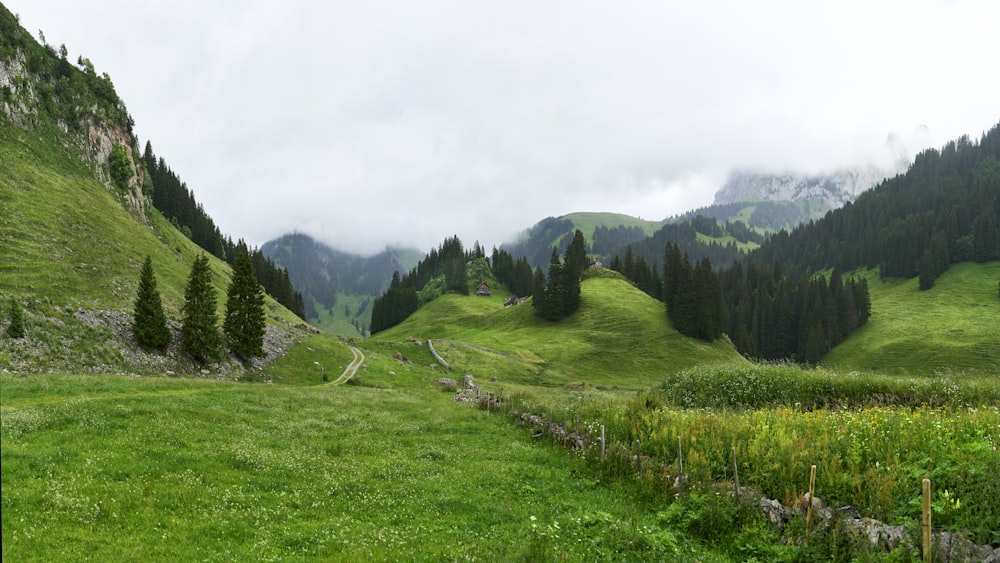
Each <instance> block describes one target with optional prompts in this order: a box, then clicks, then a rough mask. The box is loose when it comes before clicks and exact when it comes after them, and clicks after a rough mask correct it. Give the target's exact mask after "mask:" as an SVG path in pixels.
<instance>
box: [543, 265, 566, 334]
mask: <svg viewBox="0 0 1000 563" xmlns="http://www.w3.org/2000/svg"><path fill="white" fill-rule="evenodd" d="M563 281H564V280H563V265H562V261H561V260H559V252H558V251H557V250H556V248H555V247H552V257H551V258H550V259H549V277H548V283H547V284H546V285H545V309H544V316H545V318H546V319H548V320H550V321H558V320H559V319H561V318H563V317H564V316H565V315H564V311H565V309H564V307H565V304H566V301H565V293H566V292H565V288H564V287H563Z"/></svg>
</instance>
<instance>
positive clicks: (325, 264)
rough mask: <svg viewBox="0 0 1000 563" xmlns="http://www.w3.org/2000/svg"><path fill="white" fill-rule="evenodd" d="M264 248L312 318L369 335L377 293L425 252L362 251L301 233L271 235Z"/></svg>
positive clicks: (343, 331) (347, 333) (341, 329)
mask: <svg viewBox="0 0 1000 563" xmlns="http://www.w3.org/2000/svg"><path fill="white" fill-rule="evenodd" d="M261 252H262V253H263V254H264V255H265V256H267V257H268V258H269V259H271V260H273V261H274V262H275V263H276V264H278V265H279V266H281V267H283V268H285V269H287V270H288V275H289V278H290V279H291V281H292V285H293V286H294V287H295V288H296V290H297V291H298V292H300V293H302V295H303V300H304V302H305V312H306V318H307V319H308V320H309V322H310V323H312V324H314V325H315V326H318V327H320V328H323V329H325V330H328V331H330V332H333V333H335V334H340V335H343V336H366V335H367V334H368V332H369V329H370V327H371V312H372V308H371V303H372V301H373V300H374V298H375V297H377V296H378V295H380V294H381V293H382V292H383V291H385V289H386V288H387V287H388V286H389V280H391V279H392V274H393V273H394V272H399V273H400V274H404V273H406V272H408V271H409V270H410V269H412V268H413V267H414V266H416V265H417V262H418V261H419V260H420V258H421V257H422V256H423V255H422V254H421V253H420V252H419V251H417V250H414V249H408V248H386V249H385V250H383V251H382V252H379V253H378V254H375V255H373V256H361V255H358V254H351V253H347V252H342V251H339V250H336V249H333V248H330V247H329V246H327V245H325V244H323V243H321V242H318V241H316V240H314V239H312V238H311V237H309V236H307V235H303V234H288V235H284V236H282V237H279V238H277V239H274V240H271V241H268V242H266V243H264V245H263V246H261Z"/></svg>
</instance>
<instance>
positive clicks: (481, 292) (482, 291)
mask: <svg viewBox="0 0 1000 563" xmlns="http://www.w3.org/2000/svg"><path fill="white" fill-rule="evenodd" d="M476 295H478V296H480V297H489V296H490V295H493V293H492V292H490V286H489V285H488V284H487V283H486V282H483V283H481V284H479V289H477V290H476Z"/></svg>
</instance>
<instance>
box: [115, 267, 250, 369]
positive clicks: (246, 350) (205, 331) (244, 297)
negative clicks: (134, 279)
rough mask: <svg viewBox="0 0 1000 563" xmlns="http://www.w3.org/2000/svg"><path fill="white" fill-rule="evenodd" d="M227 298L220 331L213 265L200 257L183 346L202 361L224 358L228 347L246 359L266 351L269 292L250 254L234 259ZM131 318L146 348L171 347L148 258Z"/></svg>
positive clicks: (185, 311) (188, 297)
mask: <svg viewBox="0 0 1000 563" xmlns="http://www.w3.org/2000/svg"><path fill="white" fill-rule="evenodd" d="M226 297H227V298H226V312H225V317H224V320H223V323H222V330H221V331H220V330H219V326H218V316H217V315H218V311H217V304H216V296H215V288H214V287H213V286H212V271H211V267H210V265H209V261H208V257H207V256H205V255H204V254H201V255H199V256H198V257H197V258H196V259H195V261H194V264H193V265H192V267H191V273H190V275H189V276H188V281H187V286H186V288H185V290H184V305H183V307H182V309H181V311H182V317H183V319H182V324H181V349H183V350H184V351H185V352H187V353H188V354H189V355H190V356H191V357H192V358H193V359H194V360H195V361H197V362H198V363H200V364H205V363H207V362H209V361H213V360H219V359H221V358H222V356H223V353H224V351H225V350H227V349H228V350H229V351H230V352H231V353H233V354H234V355H235V356H236V357H237V358H239V359H240V360H242V361H244V362H247V361H249V360H250V359H251V358H254V357H261V356H263V355H264V333H265V324H266V318H265V314H264V291H263V288H262V287H261V286H260V284H259V283H258V282H257V276H256V274H255V273H254V267H253V262H252V261H251V260H250V256H249V255H248V254H247V253H245V252H241V253H240V254H238V255H237V256H236V259H235V260H234V266H233V275H232V278H231V280H230V282H229V288H228V290H227V292H226ZM132 317H133V321H134V322H133V325H132V333H133V335H134V336H135V339H136V341H137V342H138V343H139V344H140V345H141V346H144V347H146V348H151V349H157V350H160V351H163V350H165V349H166V348H167V347H168V346H169V345H170V342H171V340H172V335H171V331H170V329H169V327H168V326H167V317H166V314H165V313H164V311H163V304H162V301H161V299H160V293H159V290H158V289H157V286H156V276H155V273H154V271H153V260H152V258H151V257H149V256H147V257H146V261H145V262H144V263H143V265H142V269H141V271H140V274H139V290H138V292H137V294H136V299H135V304H134V308H133V315H132Z"/></svg>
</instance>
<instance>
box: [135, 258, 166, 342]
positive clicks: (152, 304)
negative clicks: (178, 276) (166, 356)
mask: <svg viewBox="0 0 1000 563" xmlns="http://www.w3.org/2000/svg"><path fill="white" fill-rule="evenodd" d="M132 318H133V320H134V324H133V325H132V334H134V335H135V339H136V341H137V342H138V343H139V345H140V346H145V347H147V348H159V349H161V350H162V349H164V348H166V347H167V345H168V344H170V329H169V328H167V316H166V315H165V314H164V313H163V304H162V303H161V301H160V292H159V291H158V290H157V289H156V276H155V275H154V274H153V259H152V258H151V257H149V256H146V261H145V262H143V264H142V270H141V272H140V273H139V292H138V295H136V298H135V310H134V312H133V314H132Z"/></svg>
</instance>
